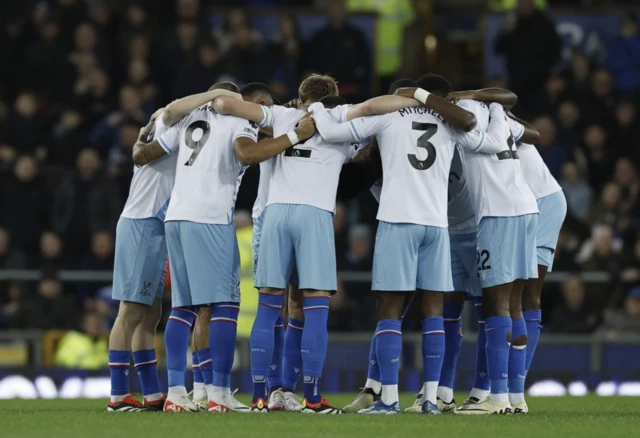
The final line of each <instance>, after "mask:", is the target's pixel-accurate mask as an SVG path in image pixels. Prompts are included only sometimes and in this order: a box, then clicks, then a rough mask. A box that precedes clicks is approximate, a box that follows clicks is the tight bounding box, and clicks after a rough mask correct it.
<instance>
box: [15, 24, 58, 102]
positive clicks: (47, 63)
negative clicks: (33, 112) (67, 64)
mask: <svg viewBox="0 0 640 438" xmlns="http://www.w3.org/2000/svg"><path fill="white" fill-rule="evenodd" d="M38 32H39V38H38V40H37V41H34V42H32V43H31V44H30V45H29V46H28V48H27V50H26V52H25V54H24V58H23V61H22V64H23V66H22V68H21V71H22V72H23V74H22V75H21V76H20V78H19V85H20V87H21V88H23V89H31V90H34V91H36V92H37V93H38V94H39V95H40V96H43V97H46V98H50V99H53V100H59V99H61V98H63V97H64V96H63V95H62V94H61V90H60V89H59V88H58V85H59V84H60V82H62V81H63V77H64V74H65V69H64V64H63V63H62V65H61V62H60V60H62V59H64V58H65V55H66V50H65V48H64V47H63V45H62V43H61V42H60V38H59V34H60V27H59V26H58V23H57V22H56V21H54V20H52V19H47V20H46V21H45V22H43V23H42V25H41V26H40V27H39V29H38Z"/></svg>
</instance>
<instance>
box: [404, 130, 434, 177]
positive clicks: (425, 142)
mask: <svg viewBox="0 0 640 438" xmlns="http://www.w3.org/2000/svg"><path fill="white" fill-rule="evenodd" d="M411 129H414V130H416V131H424V134H422V135H421V136H420V137H418V145H417V146H418V147H419V148H424V149H426V150H427V154H428V155H427V159H426V160H418V157H416V155H415V154H407V158H409V164H411V167H413V168H414V169H417V170H427V169H428V168H430V167H431V166H433V163H435V162H436V148H435V146H434V145H433V143H431V142H430V141H429V139H430V138H431V137H433V136H434V135H436V132H438V125H436V124H435V123H420V122H413V124H412V125H411Z"/></svg>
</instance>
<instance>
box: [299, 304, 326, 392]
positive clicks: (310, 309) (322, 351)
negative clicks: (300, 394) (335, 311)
mask: <svg viewBox="0 0 640 438" xmlns="http://www.w3.org/2000/svg"><path fill="white" fill-rule="evenodd" d="M302 310H303V311H304V330H303V331H302V340H301V341H300V350H301V352H302V369H303V372H304V374H303V375H304V396H305V398H306V399H307V401H308V402H309V403H318V402H320V400H321V399H322V395H321V393H320V377H322V367H323V366H324V359H325V357H326V356H327V342H328V340H329V334H328V332H327V319H328V318H329V297H305V298H304V301H303V309H302Z"/></svg>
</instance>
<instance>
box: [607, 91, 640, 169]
mask: <svg viewBox="0 0 640 438" xmlns="http://www.w3.org/2000/svg"><path fill="white" fill-rule="evenodd" d="M611 142H612V143H613V144H615V145H618V147H619V148H620V149H621V151H622V153H623V154H624V155H627V156H629V157H630V158H631V159H632V160H633V161H634V163H635V166H636V167H640V119H638V112H637V110H636V107H635V106H634V104H633V102H631V101H629V100H626V101H622V102H620V103H618V105H617V106H616V110H615V127H614V129H613V130H612V132H611Z"/></svg>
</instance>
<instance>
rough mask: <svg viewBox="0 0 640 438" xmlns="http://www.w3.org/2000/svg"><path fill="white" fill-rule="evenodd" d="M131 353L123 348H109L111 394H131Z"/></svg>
mask: <svg viewBox="0 0 640 438" xmlns="http://www.w3.org/2000/svg"><path fill="white" fill-rule="evenodd" d="M130 357H131V353H130V352H129V351H123V350H109V374H110V375H111V395H115V396H118V395H127V394H129V364H130V361H131V358H130Z"/></svg>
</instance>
